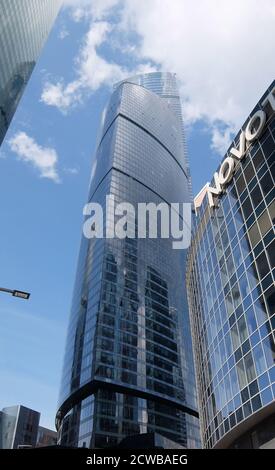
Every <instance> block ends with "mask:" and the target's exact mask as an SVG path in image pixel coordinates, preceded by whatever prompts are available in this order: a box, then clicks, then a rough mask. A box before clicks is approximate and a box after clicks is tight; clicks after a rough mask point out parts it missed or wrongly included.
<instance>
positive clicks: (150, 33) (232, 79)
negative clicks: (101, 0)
mask: <svg viewBox="0 0 275 470" xmlns="http://www.w3.org/2000/svg"><path fill="white" fill-rule="evenodd" d="M274 20H275V2H274V0H265V1H264V2H259V1H257V0H242V1H241V2H240V1H239V0H231V1H230V2H227V1H225V0H223V1H221V0H201V1H199V2H198V1H197V2H190V1H189V0H173V2H171V1H170V0H149V1H148V0H126V1H125V2H124V12H123V16H122V23H123V27H124V29H125V30H127V31H129V30H131V31H135V32H136V33H138V35H139V36H140V38H141V42H140V44H139V47H138V54H139V56H140V57H141V58H144V57H146V58H149V59H150V60H153V61H155V62H156V63H158V64H160V66H161V69H162V70H171V71H174V72H176V73H177V75H178V78H179V81H180V84H181V92H182V97H183V108H184V116H185V119H186V120H187V121H188V122H194V121H196V120H198V119H204V120H205V121H206V122H207V123H208V125H209V126H210V128H211V129H212V132H213V145H214V146H215V148H217V147H218V148H219V150H220V151H224V150H225V148H223V150H222V147H223V146H222V145H221V144H222V142H221V139H219V143H218V145H217V137H218V133H217V126H216V122H219V121H221V122H222V123H224V124H225V125H226V126H227V129H226V131H225V136H226V137H227V136H228V133H229V132H230V131H234V132H236V131H237V130H238V128H239V127H240V126H241V124H242V122H243V121H244V120H245V118H246V116H247V114H248V113H249V112H250V111H251V108H252V107H253V106H254V104H256V102H257V100H258V99H259V98H260V96H261V94H262V93H263V92H264V91H265V89H266V87H267V86H268V85H269V84H270V82H271V81H272V80H273V79H274V76H275V61H274V60H273V59H272V57H273V54H274V52H273V51H274V46H275V35H274ZM224 142H225V145H227V143H228V141H227V139H225V140H224Z"/></svg>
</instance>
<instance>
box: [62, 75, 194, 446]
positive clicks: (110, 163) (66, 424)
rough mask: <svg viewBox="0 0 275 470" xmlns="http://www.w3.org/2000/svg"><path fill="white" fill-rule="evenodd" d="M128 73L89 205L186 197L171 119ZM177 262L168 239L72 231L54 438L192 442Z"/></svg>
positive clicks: (114, 102)
mask: <svg viewBox="0 0 275 470" xmlns="http://www.w3.org/2000/svg"><path fill="white" fill-rule="evenodd" d="M147 76H148V75H147ZM148 78H149V77H148ZM172 78H173V75H172V74H158V75H156V74H154V79H155V80H154V84H155V85H156V83H157V82H158V83H159V90H162V89H163V87H164V86H165V83H166V82H167V84H168V83H169V82H170V83H171V81H172ZM136 80H137V77H135V78H134V79H129V80H127V81H125V82H122V83H120V84H118V86H117V87H116V88H115V90H114V92H113V94H112V96H111V99H110V101H109V103H108V105H107V107H106V110H105V112H104V113H103V119H102V123H101V129H100V133H99V140H98V144H97V150H96V158H95V162H94V165H93V168H92V180H91V187H90V192H89V199H88V201H89V202H98V203H100V204H101V205H102V206H103V207H104V205H105V198H106V195H112V196H113V198H114V202H115V204H117V203H120V202H130V203H131V204H132V205H133V206H135V207H136V205H137V203H140V202H147V203H148V202H154V203H156V204H158V203H160V202H163V201H165V202H168V203H171V202H175V201H182V202H188V201H189V181H188V174H187V171H186V162H185V151H184V147H183V143H182V139H183V136H182V133H183V127H182V122H181V121H180V122H179V116H178V115H177V113H175V111H174V109H173V108H172V107H171V106H170V105H169V103H168V102H167V100H166V99H165V98H164V97H163V98H162V96H161V94H157V91H158V90H156V89H155V92H154V91H152V88H151V87H150V86H149V85H148V88H146V84H145V83H144V86H142V85H141V84H138V83H137V82H136ZM151 83H152V82H151ZM173 83H174V89H173V90H170V92H172V91H173V94H174V95H176V94H178V92H177V89H176V83H175V81H174V82H173ZM150 88H151V89H150ZM178 99H179V98H178ZM184 263H185V253H184V250H173V249H172V240H170V239H158V238H157V239H138V238H125V239H124V240H121V239H118V238H113V239H111V238H110V239H108V238H104V239H91V240H88V239H86V238H85V237H83V239H82V243H81V249H80V254H79V262H78V270H77V275H76V283H75V289H74V295H73V301H72V310H71V317H70V322H69V329H68V338H67V344H66V352H65V360H64V369H63V376H62V385H61V394H60V402H59V410H58V413H57V420H56V422H57V427H58V429H59V442H60V443H62V444H64V445H74V446H79V447H83V446H86V447H90V448H94V447H95V448H100V447H108V446H114V445H116V444H118V443H119V442H120V441H121V440H122V439H123V438H124V437H126V436H128V435H133V434H140V433H147V432H156V433H158V434H162V435H163V436H165V437H167V438H169V439H171V440H173V441H175V442H178V443H179V444H181V445H183V446H188V447H197V446H199V427H198V413H197V410H196V397H195V381H194V368H193V357H192V345H191V333H190V325H189V318H188V310H187V299H186V293H185V290H184V287H183V286H184ZM175 273H176V275H175Z"/></svg>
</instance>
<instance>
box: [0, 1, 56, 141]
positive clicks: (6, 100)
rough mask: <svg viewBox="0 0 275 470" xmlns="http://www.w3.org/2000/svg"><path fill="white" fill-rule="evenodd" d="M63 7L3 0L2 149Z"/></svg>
mask: <svg viewBox="0 0 275 470" xmlns="http://www.w3.org/2000/svg"><path fill="white" fill-rule="evenodd" d="M61 3H62V1H61V0H8V1H7V0H0V145H1V143H2V142H3V139H4V137H5V134H6V132H7V130H8V127H9V125H10V122H11V120H12V118H13V115H14V113H15V111H16V108H17V106H18V103H19V101H20V98H21V97H22V94H23V92H24V89H25V87H26V84H27V82H28V80H29V78H30V75H31V73H32V71H33V68H34V66H35V63H36V61H37V59H38V57H39V54H40V52H41V49H42V47H43V45H44V43H45V41H46V39H47V36H48V34H49V32H50V30H51V27H52V25H53V22H54V20H55V18H56V15H57V13H58V11H59V8H60V6H61Z"/></svg>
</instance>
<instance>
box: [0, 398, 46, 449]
mask: <svg viewBox="0 0 275 470" xmlns="http://www.w3.org/2000/svg"><path fill="white" fill-rule="evenodd" d="M1 414H2V420H1V421H2V422H1V431H0V435H1V436H2V440H1V442H0V449H17V448H18V446H24V445H25V446H32V447H35V445H36V439H37V433H38V425H39V419H40V413H38V412H37V411H34V410H31V409H30V408H26V407H25V406H22V405H19V406H10V407H6V408H3V410H2V413H1Z"/></svg>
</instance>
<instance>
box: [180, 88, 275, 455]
mask: <svg viewBox="0 0 275 470" xmlns="http://www.w3.org/2000/svg"><path fill="white" fill-rule="evenodd" d="M255 113H257V114H255ZM251 116H254V118H253V119H252V120H251ZM249 122H250V124H249V126H248V123H249ZM260 126H261V128H262V129H261V131H260V133H259V129H260ZM246 129H248V130H249V132H248V131H246V133H245V136H246V137H247V138H249V139H250V141H247V142H246V148H245V154H244V158H242V159H241V160H238V159H237V158H236V159H235V161H236V162H235V170H234V174H233V176H232V179H231V181H230V182H229V184H228V185H227V186H224V187H223V191H222V193H221V194H220V195H216V196H215V195H214V196H213V197H214V201H215V202H214V207H210V200H209V198H208V186H206V187H205V188H204V189H203V190H202V191H201V192H200V193H199V195H198V197H197V198H195V206H196V217H195V225H194V230H193V237H192V243H191V248H190V251H189V255H188V265H187V288H188V302H189V308H190V317H191V323H192V334H193V342H194V352H195V364H196V372H197V385H198V396H199V411H200V418H201V432H202V441H203V445H204V447H206V448H213V447H214V448H228V447H229V448H259V447H261V446H264V445H266V443H267V442H269V441H272V439H274V438H275V344H274V334H275V287H274V281H275V240H274V220H275V190H274V183H275V82H274V83H273V84H272V85H271V87H270V88H269V89H268V90H267V92H266V93H265V95H264V96H263V98H262V99H261V100H260V102H259V103H258V104H257V106H256V108H255V109H254V110H253V112H252V113H251V115H250V116H249V117H248V119H247V122H246V123H245V124H244V126H243V129H242V131H244V130H246ZM251 133H252V134H255V135H256V134H258V133H259V136H258V137H257V139H254V138H251ZM243 135H244V134H243ZM240 141H241V131H240V133H239V134H238V135H237V137H236V139H235V140H234V142H233V143H232V146H231V147H230V148H229V151H228V153H227V154H226V156H225V158H227V157H229V156H230V158H232V153H231V152H230V150H231V148H233V147H234V148H236V149H241V148H242V144H241V142H240ZM229 163H230V161H229ZM227 171H230V169H229V167H228V168H227ZM215 185H216V182H215V181H214V180H213V181H212V182H211V187H215ZM274 445H275V444H274Z"/></svg>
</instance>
